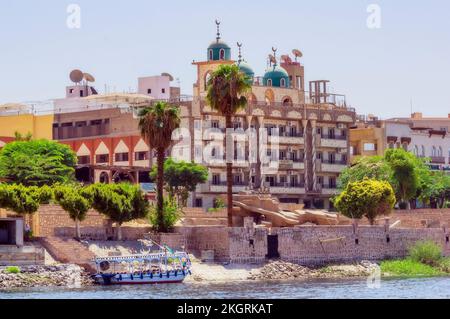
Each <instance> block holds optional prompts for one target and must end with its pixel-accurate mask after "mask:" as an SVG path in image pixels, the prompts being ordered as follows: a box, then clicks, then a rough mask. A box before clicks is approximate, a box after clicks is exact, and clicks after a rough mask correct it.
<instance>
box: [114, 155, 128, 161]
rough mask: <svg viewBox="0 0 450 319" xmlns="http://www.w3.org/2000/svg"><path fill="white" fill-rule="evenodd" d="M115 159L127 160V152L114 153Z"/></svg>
mask: <svg viewBox="0 0 450 319" xmlns="http://www.w3.org/2000/svg"><path fill="white" fill-rule="evenodd" d="M115 160H116V162H128V153H116V154H115Z"/></svg>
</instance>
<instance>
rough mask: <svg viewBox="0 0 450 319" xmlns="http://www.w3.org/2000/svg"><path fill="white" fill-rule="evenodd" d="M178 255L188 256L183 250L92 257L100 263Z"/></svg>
mask: <svg viewBox="0 0 450 319" xmlns="http://www.w3.org/2000/svg"><path fill="white" fill-rule="evenodd" d="M180 257H186V258H187V257H188V254H187V253H185V252H174V253H166V252H159V253H153V254H145V255H129V256H110V257H96V258H94V259H93V261H94V262H95V263H101V262H103V261H109V262H123V261H128V262H131V261H135V260H155V259H162V258H180Z"/></svg>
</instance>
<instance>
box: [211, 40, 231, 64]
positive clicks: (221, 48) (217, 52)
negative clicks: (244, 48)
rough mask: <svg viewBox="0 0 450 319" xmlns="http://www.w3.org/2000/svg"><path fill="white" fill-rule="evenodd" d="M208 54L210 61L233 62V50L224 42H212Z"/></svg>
mask: <svg viewBox="0 0 450 319" xmlns="http://www.w3.org/2000/svg"><path fill="white" fill-rule="evenodd" d="M221 52H222V53H221ZM207 54H208V61H219V60H231V48H230V46H229V45H228V44H226V43H225V42H223V41H222V40H216V41H214V42H212V43H211V44H210V45H209V47H208V52H207Z"/></svg>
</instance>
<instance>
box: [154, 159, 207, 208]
mask: <svg viewBox="0 0 450 319" xmlns="http://www.w3.org/2000/svg"><path fill="white" fill-rule="evenodd" d="M157 175H158V172H157V169H156V167H153V170H152V172H151V173H150V176H151V177H152V178H156V177H157ZM207 180H208V169H207V168H206V167H204V166H202V165H198V164H195V163H189V162H185V161H175V160H173V159H172V158H168V159H166V161H165V162H164V181H165V183H166V189H167V192H168V193H169V195H170V197H177V198H178V202H179V203H180V204H181V205H182V206H183V207H186V206H187V200H188V197H189V193H190V192H194V191H195V189H196V188H197V185H198V184H202V183H205V182H206V181H207Z"/></svg>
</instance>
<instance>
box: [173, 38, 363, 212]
mask: <svg viewBox="0 0 450 319" xmlns="http://www.w3.org/2000/svg"><path fill="white" fill-rule="evenodd" d="M273 51H274V54H273V56H272V58H271V62H270V66H269V67H268V69H267V70H266V72H265V74H264V76H263V77H256V76H255V74H254V72H253V70H252V68H251V67H250V66H249V64H248V63H246V62H245V61H244V60H243V59H242V56H241V54H240V52H239V59H238V61H233V60H231V49H230V47H229V46H228V45H227V44H226V43H225V42H223V41H222V40H221V38H220V33H218V37H217V39H216V41H214V42H213V43H211V45H210V46H209V47H208V50H207V60H206V61H201V62H194V63H193V65H195V67H196V68H197V81H196V82H195V84H194V88H193V90H194V94H193V102H192V108H190V109H189V108H186V107H185V108H183V109H182V116H183V120H182V126H183V127H185V128H186V127H189V128H190V129H189V131H188V132H186V135H189V134H190V136H191V139H184V142H180V144H178V145H177V146H176V147H175V148H174V152H175V153H176V154H178V155H187V154H186V153H190V155H191V157H192V158H194V159H195V161H196V162H200V163H203V164H204V165H205V166H207V167H208V169H209V181H208V183H206V184H204V185H200V186H199V187H198V190H197V192H196V193H195V194H194V198H193V203H194V204H195V206H200V207H205V208H208V207H212V206H213V203H214V200H215V199H216V198H217V197H218V196H219V195H221V194H224V193H225V192H226V169H225V167H226V161H225V152H224V148H225V141H224V138H223V137H224V133H225V127H226V126H225V119H224V118H223V117H222V116H220V115H219V114H218V112H216V111H214V110H212V109H211V108H210V106H209V105H208V103H207V101H206V86H207V85H206V83H207V81H208V79H209V77H210V75H211V73H212V72H213V71H214V70H216V69H217V68H218V67H219V66H220V65H223V64H237V65H238V66H239V67H240V69H241V71H242V72H244V73H245V74H246V75H247V76H248V78H249V81H251V84H252V87H251V93H250V94H248V96H247V99H248V106H247V107H246V108H245V109H244V110H241V111H240V112H239V113H238V114H237V115H236V116H235V117H234V119H233V123H234V128H235V132H236V134H237V136H239V132H240V134H241V139H239V137H236V141H235V143H234V161H233V163H234V165H233V181H234V186H233V191H234V192H235V193H237V192H239V191H241V190H245V189H251V188H253V189H261V188H262V189H265V190H267V191H269V192H270V193H271V194H272V195H273V196H276V197H278V198H279V199H280V201H281V202H287V203H305V204H306V206H307V207H316V208H328V207H330V201H329V200H330V197H331V196H332V195H333V194H335V192H336V182H337V177H338V175H339V173H340V172H341V171H342V170H343V169H344V168H345V167H346V166H347V164H348V158H349V141H348V130H349V127H350V126H352V125H353V123H354V122H355V112H354V110H353V109H351V108H348V107H346V103H345V97H344V96H342V95H335V94H330V93H329V92H327V83H328V81H313V82H310V83H309V88H310V91H309V92H307V91H305V85H304V79H305V76H304V67H303V65H301V64H300V62H298V61H297V57H298V56H300V55H301V54H299V53H298V52H299V51H298V50H295V51H294V54H296V58H295V61H293V60H292V59H291V58H290V57H289V56H288V55H283V56H282V59H281V63H279V60H278V59H277V57H276V50H275V49H274V50H273ZM253 129H254V130H255V131H256V132H258V133H259V132H261V131H260V129H267V131H266V132H267V135H268V137H267V143H264V142H262V141H261V138H262V136H258V137H257V143H252V139H251V138H250V136H251V134H249V133H248V132H249V131H248V130H253ZM244 132H247V134H245V133H244ZM217 135H218V138H216V137H217ZM256 135H258V134H256ZM253 141H254V140H253ZM255 144H256V145H255ZM189 151H190V152H189ZM259 152H260V153H261V155H262V156H257V155H258V153H259ZM263 158H265V160H269V161H270V163H269V166H270V164H271V163H275V166H276V169H267V167H265V163H264V160H263Z"/></svg>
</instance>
